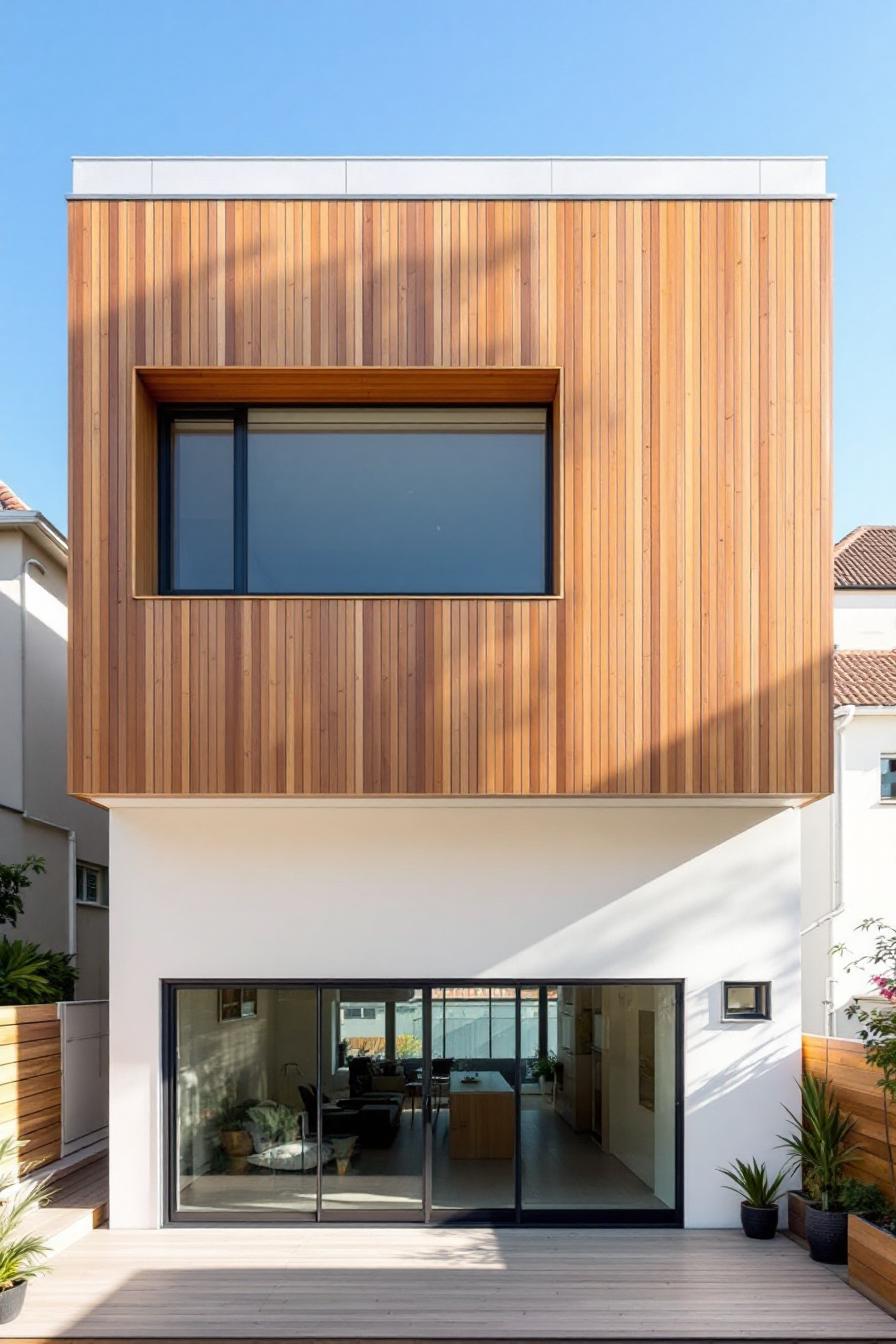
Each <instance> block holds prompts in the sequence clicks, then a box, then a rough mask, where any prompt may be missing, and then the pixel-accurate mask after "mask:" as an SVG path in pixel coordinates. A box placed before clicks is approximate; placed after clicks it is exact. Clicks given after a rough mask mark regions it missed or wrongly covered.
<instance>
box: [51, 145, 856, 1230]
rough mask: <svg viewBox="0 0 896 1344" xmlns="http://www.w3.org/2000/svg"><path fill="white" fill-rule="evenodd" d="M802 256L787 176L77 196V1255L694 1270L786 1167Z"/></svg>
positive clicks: (158, 176)
mask: <svg viewBox="0 0 896 1344" xmlns="http://www.w3.org/2000/svg"><path fill="white" fill-rule="evenodd" d="M831 210H832V206H831V200H830V197H829V196H828V194H827V192H826V185H825V164H824V161H823V160H816V159H675V160H640V159H633V160H626V159H605V160H604V159H489V160H482V159H469V160H467V159H444V160H439V159H420V160H406V159H399V160H395V159H225V160H214V159H212V160H209V159H189V160H187V159H151V160H150V159H80V160H76V162H75V165H74V183H73V193H72V197H71V200H70V204H69V219H70V342H71V345H70V359H71V365H70V367H71V394H70V407H71V494H72V553H73V564H72V608H73V609H72V642H71V660H70V670H71V682H70V687H71V690H70V695H71V699H70V721H69V722H70V734H71V736H70V755H69V761H70V787H71V790H72V792H73V793H74V794H76V795H77V796H79V797H81V798H84V799H89V800H90V801H92V802H94V803H99V804H101V805H102V806H104V807H106V808H108V810H109V818H110V843H111V874H112V881H113V883H114V888H115V901H114V903H113V908H112V910H111V936H112V961H111V966H112V970H111V985H110V999H111V1038H110V1051H111V1063H110V1073H111V1094H112V1101H111V1116H110V1145H111V1148H110V1172H111V1187H110V1201H111V1224H112V1226H113V1227H114V1228H115V1227H117V1228H152V1227H156V1226H159V1225H162V1224H166V1223H169V1222H175V1223H181V1222H189V1221H191V1220H193V1221H200V1222H203V1223H208V1222H230V1223H234V1222H235V1223H247V1224H248V1223H252V1222H267V1223H270V1222H277V1221H284V1222H300V1221H303V1220H304V1221H314V1220H317V1221H320V1222H333V1221H339V1220H342V1221H346V1220H348V1221H358V1222H363V1221H378V1222H381V1221H392V1220H406V1221H416V1222H424V1221H429V1222H440V1221H446V1220H447V1221H453V1220H457V1219H464V1218H466V1219H474V1220H487V1221H493V1222H501V1221H504V1222H509V1223H516V1222H520V1223H533V1222H539V1221H540V1222H551V1223H558V1222H580V1223H591V1224H594V1223H601V1222H605V1223H611V1224H619V1223H629V1224H653V1225H656V1224H667V1225H670V1226H680V1225H687V1226H691V1227H700V1226H714V1225H726V1224H732V1223H734V1222H736V1220H737V1217H738V1205H737V1200H736V1197H735V1196H733V1195H731V1194H729V1193H728V1192H726V1191H725V1190H723V1189H722V1182H721V1178H720V1177H719V1175H718V1174H717V1170H716V1169H717V1167H718V1166H719V1165H721V1164H723V1163H726V1162H728V1161H730V1159H732V1158H733V1157H748V1156H750V1155H752V1154H756V1155H757V1156H759V1157H760V1158H768V1159H769V1160H770V1161H772V1162H775V1163H776V1164H777V1162H778V1161H779V1158H780V1154H779V1153H778V1152H777V1151H776V1146H777V1143H778V1140H777V1137H776V1136H777V1135H778V1133H779V1132H780V1130H781V1125H782V1116H781V1110H780V1107H781V1103H782V1102H787V1103H789V1104H791V1105H793V1104H794V1101H795V1089H796V1079H797V1076H798V1074H799V1069H800V1031H801V1023H800V1011H801V1004H800V930H801V886H802V878H801V861H802V852H801V820H800V810H801V809H802V808H803V807H804V805H806V804H808V803H809V802H811V801H812V800H817V799H819V798H822V797H824V796H825V795H827V794H828V793H829V792H830V789H831V781H832V743H831V583H830V555H831V535H830V356H831ZM552 1059H556V1066H555V1068H554V1071H553V1077H552V1078H551V1077H547V1078H545V1077H544V1076H543V1075H544V1074H546V1073H547V1074H550V1072H551V1070H550V1067H549V1066H548V1067H544V1061H550V1060H552ZM247 1235H250V1234H248V1233H247Z"/></svg>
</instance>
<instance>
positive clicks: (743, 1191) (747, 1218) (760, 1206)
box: [718, 1157, 788, 1241]
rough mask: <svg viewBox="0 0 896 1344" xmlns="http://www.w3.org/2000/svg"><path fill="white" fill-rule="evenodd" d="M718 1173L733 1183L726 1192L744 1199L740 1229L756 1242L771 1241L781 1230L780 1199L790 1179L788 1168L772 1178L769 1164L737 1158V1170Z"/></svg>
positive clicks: (784, 1168) (721, 1168)
mask: <svg viewBox="0 0 896 1344" xmlns="http://www.w3.org/2000/svg"><path fill="white" fill-rule="evenodd" d="M718 1171H719V1173H720V1174H721V1175H722V1176H725V1177H726V1178H727V1180H728V1182H729V1184H728V1185H727V1186H726V1187H725V1188H726V1190H733V1191H734V1193H735V1194H736V1195H740V1196H741V1201H740V1225H741V1227H742V1228H743V1230H744V1232H745V1233H746V1235H747V1236H748V1237H752V1238H754V1239H755V1240H756V1241H770V1240H771V1238H772V1237H773V1236H774V1235H775V1233H776V1232H777V1230H778V1198H779V1197H780V1194H781V1186H782V1185H783V1184H784V1182H785V1180H786V1179H787V1175H788V1169H787V1167H786V1166H785V1167H782V1168H781V1170H780V1171H779V1172H778V1174H777V1176H775V1177H770V1176H769V1174H768V1171H767V1170H766V1166H765V1163H764V1162H759V1161H757V1159H756V1158H755V1157H754V1158H753V1160H752V1162H742V1161H741V1160H740V1158H737V1159H736V1160H735V1163H734V1166H733V1167H719V1168H718Z"/></svg>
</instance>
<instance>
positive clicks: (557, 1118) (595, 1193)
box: [521, 984, 676, 1213]
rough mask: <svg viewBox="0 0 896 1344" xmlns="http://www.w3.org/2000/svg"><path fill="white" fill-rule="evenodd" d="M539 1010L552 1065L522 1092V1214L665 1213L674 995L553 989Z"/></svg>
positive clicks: (669, 1203) (626, 988) (670, 1187)
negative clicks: (545, 1075)
mask: <svg viewBox="0 0 896 1344" xmlns="http://www.w3.org/2000/svg"><path fill="white" fill-rule="evenodd" d="M532 992H533V993H535V992H538V991H532ZM526 994H527V991H526V990H524V991H523V996H524V1000H525V996H526ZM552 1002H553V1004H554V1005H555V1014H554V1024H555V1025H554V1027H553V1029H552V1028H551V1015H550V1012H549V1005H550V1004H551V1003H552ZM541 1003H542V1007H543V1011H545V1014H546V1021H545V1027H544V1030H543V1036H542V1039H543V1041H544V1043H545V1046H546V1050H545V1054H546V1055H547V1056H548V1057H549V1058H550V1056H552V1055H554V1056H556V1061H555V1065H554V1069H553V1076H552V1077H550V1076H549V1077H548V1078H542V1079H539V1080H538V1081H535V1080H529V1081H526V1082H524V1084H523V1087H522V1095H521V1136H522V1137H521V1144H522V1147H521V1155H522V1207H523V1211H524V1213H525V1211H526V1210H530V1211H532V1210H538V1209H544V1210H547V1209H559V1210H563V1209H570V1210H574V1209H602V1210H604V1209H628V1210H632V1209H642V1210H663V1209H671V1208H674V1205H675V1051H676V1008H675V989H674V986H672V985H599V984H594V985H556V986H550V987H547V991H546V993H545V989H544V988H543V989H542V990H541ZM552 1040H553V1042H554V1043H553V1044H552Z"/></svg>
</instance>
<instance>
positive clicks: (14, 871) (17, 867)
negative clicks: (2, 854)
mask: <svg viewBox="0 0 896 1344" xmlns="http://www.w3.org/2000/svg"><path fill="white" fill-rule="evenodd" d="M46 867H47V865H46V863H45V861H44V860H43V859H42V858H40V856H39V855H37V854H29V855H28V857H27V859H26V860H25V862H24V863H0V924H8V925H9V926H10V928H13V929H14V928H15V926H16V923H17V921H18V918H19V915H20V914H21V913H22V910H23V909H24V902H23V900H22V892H23V891H24V890H25V889H26V887H30V886H31V876H32V875H34V876H35V877H36V876H38V875H39V874H40V873H43V872H45V871H46Z"/></svg>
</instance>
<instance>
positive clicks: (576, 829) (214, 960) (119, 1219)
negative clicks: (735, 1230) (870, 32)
mask: <svg viewBox="0 0 896 1344" xmlns="http://www.w3.org/2000/svg"><path fill="white" fill-rule="evenodd" d="M111 816H112V821H111V837H112V864H113V879H114V881H115V889H116V891H118V892H119V899H117V900H116V902H115V903H114V905H113V908H112V909H111V910H110V919H111V931H112V942H111V965H112V975H111V981H112V983H111V997H112V1013H111V1021H112V1030H111V1061H112V1062H111V1074H112V1107H111V1112H112V1113H111V1120H110V1129H111V1184H112V1211H111V1219H112V1223H113V1225H114V1226H117V1227H146V1226H155V1225H156V1224H157V1223H158V1221H159V1217H160V1212H161V1202H160V1200H161V1166H160V1143H161V1124H160V1114H161V1112H160V1106H161V1101H160V1088H159V1051H160V1014H159V1002H160V990H159V986H160V982H162V981H163V980H165V979H173V980H176V979H185V980H189V979H194V978H234V979H237V980H240V981H242V982H244V983H253V981H256V980H258V981H263V980H264V979H266V978H269V979H278V978H284V979H288V978H297V979H301V978H308V979H335V980H352V979H365V978H368V979H384V980H388V979H391V978H410V977H419V978H420V979H429V980H434V981H440V980H442V979H446V980H447V979H458V980H473V981H482V982H483V983H489V982H490V981H493V980H496V979H497V980H500V979H502V978H507V979H520V980H523V981H526V980H528V981H529V982H540V981H549V982H552V983H560V984H562V983H564V982H565V981H568V980H570V979H576V978H582V979H588V980H601V979H618V980H635V979H655V980H676V979H683V980H684V981H685V994H684V1000H685V1009H684V1016H685V1023H684V1030H685V1060H684V1068H685V1096H684V1127H685V1167H684V1185H685V1218H686V1221H687V1223H688V1224H689V1225H690V1226H716V1225H728V1226H734V1225H736V1223H737V1221H738V1217H739V1210H738V1204H737V1200H736V1198H735V1196H733V1195H729V1194H728V1193H727V1192H726V1191H724V1190H723V1189H722V1184H721V1179H720V1178H719V1176H718V1173H717V1171H716V1168H717V1167H718V1166H720V1165H723V1164H727V1163H728V1162H730V1161H731V1159H732V1158H733V1157H739V1156H750V1155H752V1154H756V1155H757V1156H758V1157H759V1158H760V1159H762V1158H765V1159H767V1160H768V1161H770V1162H777V1161H778V1160H779V1158H780V1153H779V1151H778V1149H777V1147H776V1145H777V1135H778V1133H779V1132H780V1129H781V1124H782V1112H781V1109H780V1108H781V1103H782V1102H786V1103H787V1104H788V1105H791V1106H793V1105H795V1104H796V1099H797V1098H796V1079H797V1078H798V1076H799V1070H800V1002H799V998H800V991H799V906H800V874H799V858H800V838H799V825H798V820H797V817H796V814H795V813H794V811H793V810H790V809H772V808H762V807H748V808H743V807H711V806H699V805H693V804H691V805H689V804H682V805H681V806H657V805H650V804H625V805H616V806H614V805H604V806H601V805H599V804H598V805H595V804H592V803H588V802H584V801H583V802H582V803H581V804H577V803H571V802H563V803H552V802H544V803H533V802H530V803H521V802H510V801H508V802H495V803H481V802H475V803H470V804H451V803H447V804H446V803H434V802H432V803H430V802H420V803H417V804H413V803H405V804H401V803H398V804H382V805H377V804H370V803H363V802H358V803H343V804H339V803H336V804H333V803H330V804H319V805H314V804H312V805H307V804H306V805H299V806H296V805H289V804H275V803H262V802H246V803H244V804H208V805H206V804H203V805H201V806H192V805H185V804H184V803H179V802H177V801H171V802H166V803H165V804H163V805H152V804H149V805H142V804H137V805H130V806H114V807H113V809H112V814H111ZM160 867H161V868H163V869H164V871H165V872H166V874H167V875H168V878H167V880H166V882H165V883H163V884H160V883H159V882H158V880H157V873H158V872H159V871H160ZM174 929H176V931H177V936H176V937H174V936H172V930H174ZM753 978H755V979H763V980H770V981H771V982H772V1003H773V1007H774V1014H773V1019H772V1020H771V1021H769V1022H756V1023H749V1024H747V1023H734V1024H725V1023H722V1021H721V1006H722V981H723V980H725V979H753Z"/></svg>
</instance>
